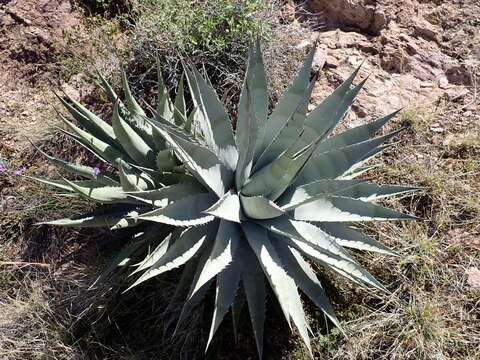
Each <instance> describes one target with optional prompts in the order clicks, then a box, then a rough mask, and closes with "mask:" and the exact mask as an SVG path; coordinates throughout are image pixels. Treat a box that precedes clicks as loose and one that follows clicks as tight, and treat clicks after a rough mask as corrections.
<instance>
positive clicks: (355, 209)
mask: <svg viewBox="0 0 480 360" xmlns="http://www.w3.org/2000/svg"><path fill="white" fill-rule="evenodd" d="M290 213H291V214H292V216H293V218H294V219H295V220H304V221H322V222H345V221H372V220H414V219H416V218H415V217H413V216H410V215H405V214H401V213H398V212H396V211H393V210H390V209H388V208H385V207H383V206H378V205H373V204H370V203H367V202H364V201H361V200H355V199H350V198H346V197H339V196H329V197H324V198H318V199H316V200H314V201H310V202H308V203H305V204H302V205H300V206H298V207H295V208H294V209H293V210H291V211H290Z"/></svg>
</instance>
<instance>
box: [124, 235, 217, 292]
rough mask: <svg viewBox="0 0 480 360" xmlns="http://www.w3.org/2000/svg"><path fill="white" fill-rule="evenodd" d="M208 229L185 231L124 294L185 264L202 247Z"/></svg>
mask: <svg viewBox="0 0 480 360" xmlns="http://www.w3.org/2000/svg"><path fill="white" fill-rule="evenodd" d="M208 229H209V227H208V226H198V227H190V228H188V229H187V230H185V231H184V232H183V233H182V235H180V237H179V238H178V239H177V241H175V242H174V243H173V244H172V246H170V247H169V248H168V250H167V252H166V253H165V254H164V255H163V256H162V257H161V258H160V259H159V260H158V261H157V262H156V263H155V264H153V265H152V266H151V267H150V268H149V269H148V270H147V271H146V272H145V273H144V274H143V275H142V276H140V277H139V278H138V279H137V281H135V282H134V283H133V284H132V285H131V286H130V287H129V288H128V289H127V290H125V291H124V292H126V291H128V290H130V289H132V288H133V287H135V286H137V285H138V284H141V283H142V282H144V281H146V280H148V279H151V278H152V277H155V276H158V275H160V274H163V273H164V272H167V271H170V270H172V269H175V268H177V267H179V266H181V265H183V264H185V263H186V262H187V261H189V260H190V259H191V258H192V257H193V256H194V255H195V254H196V253H197V252H198V251H199V250H200V248H201V247H202V245H203V243H204V242H205V240H206V239H207V230H208Z"/></svg>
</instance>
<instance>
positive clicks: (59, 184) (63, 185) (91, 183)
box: [25, 176, 104, 191]
mask: <svg viewBox="0 0 480 360" xmlns="http://www.w3.org/2000/svg"><path fill="white" fill-rule="evenodd" d="M25 177H26V178H28V179H32V180H35V181H38V182H41V183H42V184H46V185H50V186H55V187H56V188H59V189H62V190H67V191H75V190H74V189H73V188H72V187H71V186H70V185H69V183H68V182H66V181H65V180H47V179H41V178H37V177H34V176H25ZM72 182H73V183H74V184H75V185H78V186H81V187H91V188H94V187H103V186H104V184H102V183H100V182H98V181H96V180H80V181H72Z"/></svg>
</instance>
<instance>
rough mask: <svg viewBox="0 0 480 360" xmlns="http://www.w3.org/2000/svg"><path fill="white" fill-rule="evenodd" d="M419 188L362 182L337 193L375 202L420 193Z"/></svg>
mask: <svg viewBox="0 0 480 360" xmlns="http://www.w3.org/2000/svg"><path fill="white" fill-rule="evenodd" d="M419 190H420V189H419V188H414V187H409V186H398V185H382V186H379V185H376V184H372V183H368V182H362V183H359V184H356V185H354V186H352V187H349V188H345V189H343V190H340V191H338V192H336V193H335V195H337V196H342V197H349V198H352V199H358V200H362V201H373V200H378V199H383V198H386V197H390V196H396V195H401V194H408V193H411V192H415V191H419Z"/></svg>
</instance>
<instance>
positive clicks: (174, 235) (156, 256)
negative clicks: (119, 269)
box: [130, 228, 182, 276]
mask: <svg viewBox="0 0 480 360" xmlns="http://www.w3.org/2000/svg"><path fill="white" fill-rule="evenodd" d="M165 233H167V235H166V236H165V238H164V239H163V240H162V241H161V242H160V244H158V245H157V247H156V248H155V249H154V250H153V251H152V252H151V253H150V254H148V255H147V256H146V257H145V259H143V261H142V262H141V263H140V264H138V265H139V266H138V267H137V268H136V269H135V271H134V272H132V273H131V274H130V276H132V275H134V274H136V273H138V272H140V271H143V270H146V269H148V268H150V267H151V266H153V265H155V264H156V263H157V262H158V261H159V260H160V259H161V258H162V257H163V256H164V255H165V254H166V253H167V251H168V248H169V247H170V246H171V245H172V244H173V243H175V241H176V240H177V239H178V238H179V237H180V236H181V234H182V231H181V229H180V228H176V229H174V230H173V231H171V232H165V231H159V233H158V235H157V237H158V238H161V237H163V236H164V235H165Z"/></svg>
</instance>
